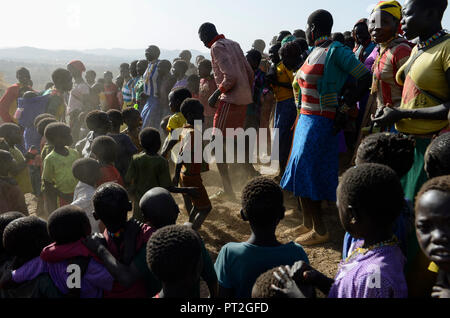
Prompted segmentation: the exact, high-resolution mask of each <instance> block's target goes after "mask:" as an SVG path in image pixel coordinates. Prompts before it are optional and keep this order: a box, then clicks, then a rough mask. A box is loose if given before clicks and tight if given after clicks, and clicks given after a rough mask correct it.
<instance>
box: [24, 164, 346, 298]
mask: <svg viewBox="0 0 450 318" xmlns="http://www.w3.org/2000/svg"><path fill="white" fill-rule="evenodd" d="M203 179H204V182H205V186H206V189H207V191H208V194H209V195H210V196H211V195H213V194H215V193H216V192H218V191H219V190H220V189H221V187H222V184H221V181H220V177H219V174H218V172H217V170H216V168H215V166H211V171H209V172H207V173H205V174H204V175H203ZM232 182H233V185H234V187H235V189H234V190H235V191H236V196H237V198H238V200H237V201H236V202H226V201H220V200H217V199H216V200H213V201H212V203H213V210H212V211H211V213H210V214H209V216H208V218H207V219H206V221H205V223H204V224H203V226H202V228H201V229H200V231H199V232H200V234H201V236H202V238H203V240H204V241H205V244H206V248H207V249H208V251H209V252H210V255H211V258H212V259H213V261H215V259H216V258H217V255H218V253H219V251H220V248H221V247H222V246H223V245H225V244H226V243H228V242H244V241H246V240H247V239H248V238H249V237H250V226H249V224H248V223H247V222H244V221H243V220H242V219H241V217H240V213H239V211H240V209H241V205H240V191H241V190H242V188H243V187H244V186H245V180H240V178H239V176H232ZM284 197H285V206H286V216H285V218H284V219H283V220H282V221H281V223H280V225H279V226H278V228H277V236H278V239H279V240H280V241H281V242H282V243H288V242H290V241H292V240H294V239H295V238H296V235H295V233H284V232H285V231H287V230H290V229H292V228H295V227H296V226H298V225H299V224H300V212H299V210H298V208H297V203H296V200H295V199H294V197H293V196H292V195H291V194H289V193H286V194H285V196H284ZM175 199H176V201H177V203H178V204H179V206H180V210H181V211H182V213H181V214H180V217H179V218H178V223H180V224H183V223H184V222H187V220H188V217H187V213H186V210H185V209H184V205H183V200H182V196H181V195H175ZM26 200H27V204H28V205H29V210H30V212H31V213H34V211H35V210H36V199H35V197H34V196H33V195H28V194H27V195H26ZM323 207H324V209H325V214H324V219H325V222H326V224H327V227H328V229H329V232H330V236H331V239H330V242H329V243H326V244H321V245H317V246H314V247H304V249H305V251H306V253H307V254H308V257H309V260H310V263H311V265H312V266H313V267H314V268H316V269H317V270H319V271H321V272H322V273H324V274H326V275H327V276H328V277H334V276H335V274H336V271H337V266H338V263H339V261H340V258H341V249H342V238H343V236H344V231H343V229H342V227H341V226H340V223H339V218H338V212H337V209H336V207H335V204H334V203H328V202H327V203H324V205H323ZM202 287H203V288H202V294H203V295H206V294H207V292H206V286H205V285H203V286H202ZM322 296H323V295H322Z"/></svg>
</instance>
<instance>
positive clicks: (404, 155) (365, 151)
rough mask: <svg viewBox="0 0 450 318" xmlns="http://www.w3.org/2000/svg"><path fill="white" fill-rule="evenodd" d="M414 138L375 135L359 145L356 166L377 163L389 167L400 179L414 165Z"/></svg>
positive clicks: (386, 134)
mask: <svg viewBox="0 0 450 318" xmlns="http://www.w3.org/2000/svg"><path fill="white" fill-rule="evenodd" d="M414 147H415V141H414V138H412V137H408V136H405V135H403V134H392V133H385V132H383V133H376V134H372V135H369V136H367V137H366V138H365V139H364V140H363V141H362V142H361V144H360V145H359V148H358V151H357V153H356V164H357V165H360V164H363V163H379V164H382V165H386V166H388V167H391V168H392V169H393V170H394V171H395V172H396V173H397V175H398V177H399V178H402V177H403V176H404V175H405V174H406V173H408V171H409V170H410V169H411V167H412V165H413V163H414Z"/></svg>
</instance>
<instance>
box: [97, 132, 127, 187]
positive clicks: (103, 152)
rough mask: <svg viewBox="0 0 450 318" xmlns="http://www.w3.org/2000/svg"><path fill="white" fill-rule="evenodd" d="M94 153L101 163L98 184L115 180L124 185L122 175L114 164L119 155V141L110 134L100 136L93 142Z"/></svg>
mask: <svg viewBox="0 0 450 318" xmlns="http://www.w3.org/2000/svg"><path fill="white" fill-rule="evenodd" d="M92 155H93V156H95V158H96V159H97V160H98V161H99V163H100V166H101V168H100V179H99V180H98V181H97V186H99V185H102V184H103V183H106V182H115V183H118V184H120V185H121V186H124V183H123V179H122V176H121V175H120V173H119V171H117V169H116V167H115V166H114V161H116V157H117V143H116V142H115V141H114V139H112V138H111V137H109V136H100V137H97V138H95V139H94V142H93V143H92Z"/></svg>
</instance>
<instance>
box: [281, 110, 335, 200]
mask: <svg viewBox="0 0 450 318" xmlns="http://www.w3.org/2000/svg"><path fill="white" fill-rule="evenodd" d="M338 171H339V140H338V136H334V135H333V120H331V119H328V118H325V117H322V116H316V115H300V117H299V120H298V122H297V127H296V129H295V134H294V141H293V144H292V151H291V155H290V158H289V162H288V164H287V166H286V170H285V172H284V175H283V178H282V179H281V187H282V188H283V189H285V190H288V191H291V192H293V193H294V195H295V196H296V197H303V198H309V199H311V200H314V201H321V200H328V201H336V189H337V186H338Z"/></svg>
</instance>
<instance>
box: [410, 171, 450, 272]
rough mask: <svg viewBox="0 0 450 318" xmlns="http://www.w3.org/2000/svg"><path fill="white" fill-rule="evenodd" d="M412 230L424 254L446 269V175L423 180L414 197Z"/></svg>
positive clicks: (449, 186)
mask: <svg viewBox="0 0 450 318" xmlns="http://www.w3.org/2000/svg"><path fill="white" fill-rule="evenodd" d="M415 210H416V233H417V239H418V241H419V244H420V246H421V248H422V250H423V252H424V253H425V255H426V256H427V257H428V258H429V259H430V260H431V261H433V262H435V263H436V265H438V266H439V268H440V269H442V270H443V271H445V272H447V273H449V272H450V176H442V177H438V178H434V179H431V180H429V181H428V182H427V183H425V184H424V185H423V186H422V188H421V190H420V192H419V194H418V195H417V199H416V209H415Z"/></svg>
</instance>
